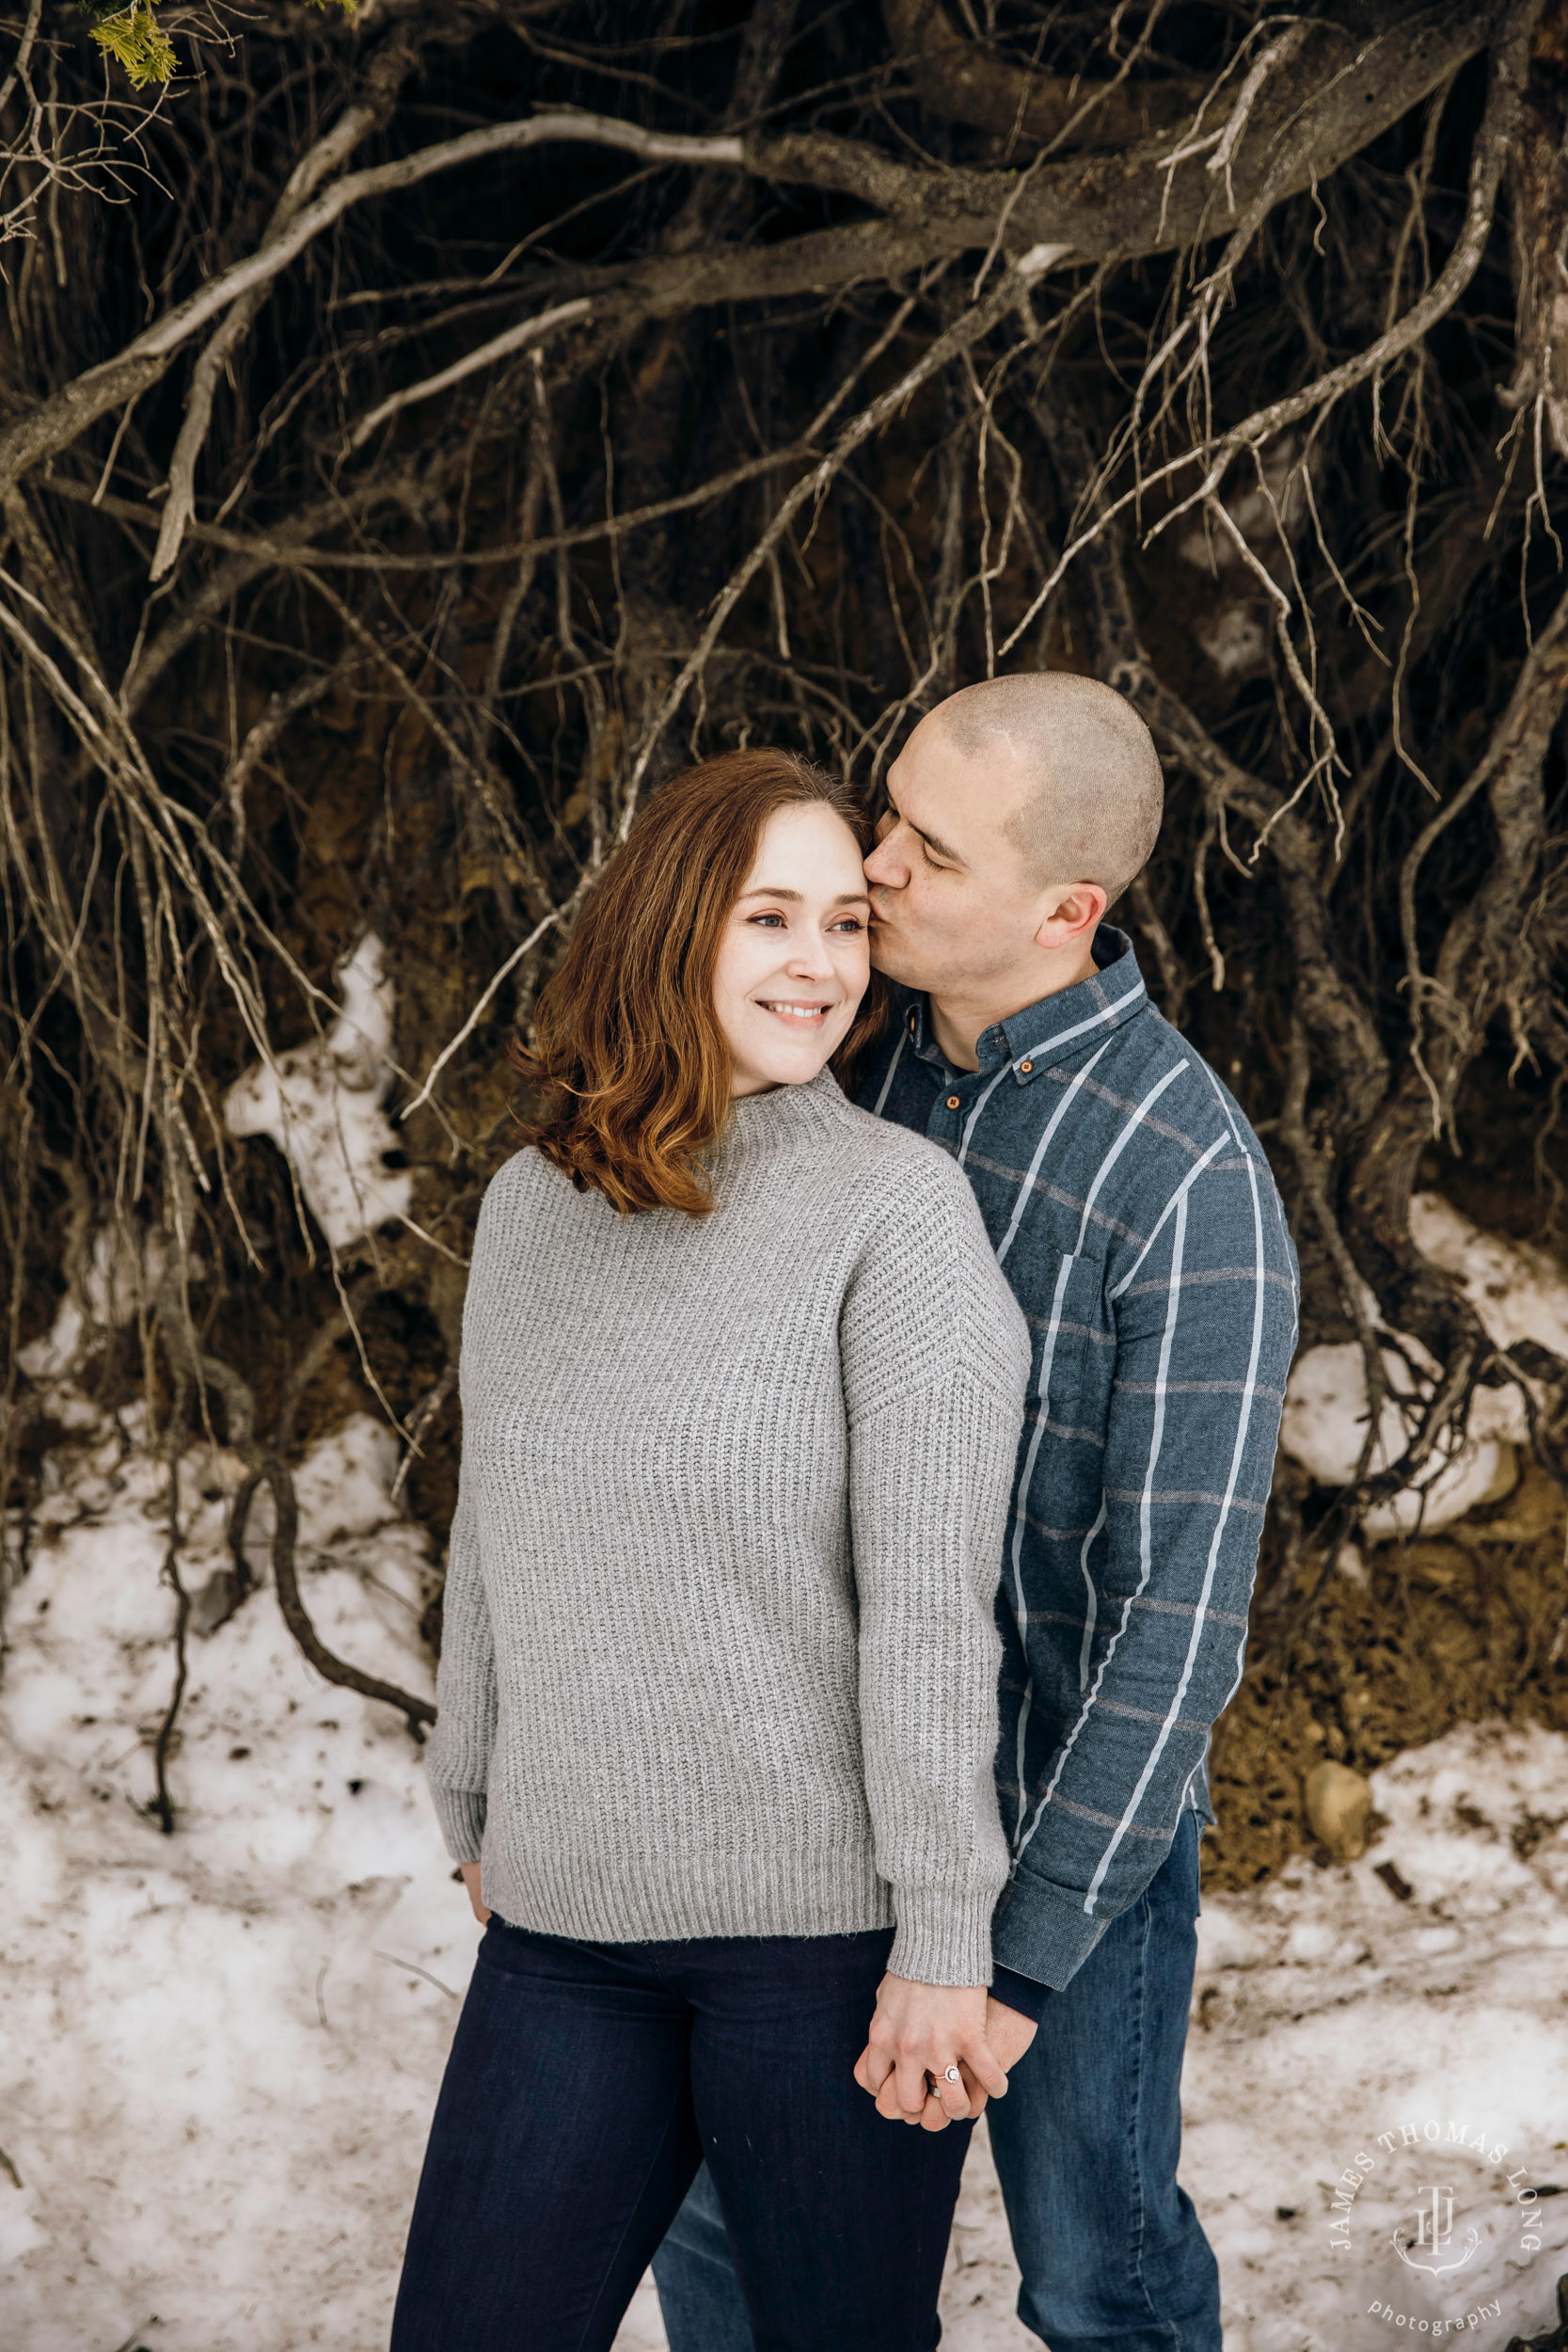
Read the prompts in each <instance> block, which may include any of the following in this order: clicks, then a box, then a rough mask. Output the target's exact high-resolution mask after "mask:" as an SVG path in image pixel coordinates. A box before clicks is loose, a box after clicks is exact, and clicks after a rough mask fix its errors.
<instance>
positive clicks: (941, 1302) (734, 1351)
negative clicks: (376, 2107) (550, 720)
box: [393, 751, 1028, 2352]
mask: <svg viewBox="0 0 1568 2352" xmlns="http://www.w3.org/2000/svg"><path fill="white" fill-rule="evenodd" d="M865 840H866V834H865V833H864V830H863V822H862V818H861V817H860V814H859V811H858V809H857V807H856V804H855V803H854V802H853V801H852V799H851V798H850V797H849V795H848V794H847V792H846V791H845V790H844V789H843V788H841V787H839V786H838V785H836V784H834V783H833V782H832V781H831V780H830V779H829V778H828V777H826V776H824V775H821V774H819V773H818V772H817V771H815V770H813V769H811V768H809V767H808V766H806V765H805V764H803V763H802V762H801V761H800V760H797V759H794V758H791V757H789V756H788V755H785V754H784V753H780V752H771V751H750V752H734V753H730V754H727V755H724V756H723V757H721V758H719V759H713V760H709V761H707V762H706V763H705V764H704V765H703V766H701V767H698V768H695V769H692V770H691V771H689V773H687V774H686V775H684V776H681V777H679V778H677V779H675V780H674V781H673V782H672V783H670V784H668V785H666V786H665V787H664V788H663V789H662V791H660V792H659V793H658V795H657V797H656V799H655V800H654V801H653V803H651V805H650V806H649V808H648V809H647V811H646V812H645V813H644V815H643V816H642V817H641V818H640V820H639V821H638V823H637V825H636V826H635V827H634V828H633V830H632V833H631V834H630V837H629V839H628V841H627V843H626V847H625V848H624V849H623V850H621V851H620V852H619V854H618V855H617V857H616V858H615V859H614V861H613V862H612V864H611V866H610V868H609V870H608V872H607V874H606V876H605V878H604V879H603V880H602V881H601V882H600V883H599V884H598V886H597V888H596V890H595V892H594V896H593V897H592V898H591V899H590V900H589V902H588V903H587V904H586V906H585V907H584V909H583V912H582V914H581V916H580V918H579V920H578V928H577V930H576V933H575V935H574V938H573V941H572V944H571V946H570V948H569V950H568V952H567V954H566V956H565V958H564V960H563V961H562V966H561V969H560V971H559V972H558V973H557V975H556V976H555V977H554V978H553V979H552V980H551V981H550V983H549V985H548V986H547V987H546V990H545V991H544V993H543V994H542V995H541V998H540V1002H539V1009H538V1038H539V1044H538V1052H537V1056H536V1057H533V1058H532V1059H531V1060H530V1061H529V1062H528V1064H527V1066H528V1067H529V1069H530V1071H531V1074H532V1076H533V1077H534V1079H535V1081H536V1083H537V1085H538V1087H539V1089H540V1090H541V1094H542V1099H543V1109H542V1112H541V1115H540V1117H539V1120H538V1122H537V1124H536V1125H535V1126H534V1127H533V1128H532V1129H531V1131H529V1139H528V1146H527V1148H526V1149H524V1150H523V1151H521V1152H518V1153H517V1154H516V1156H515V1158H513V1159H512V1160H510V1161H509V1162H508V1163H507V1165H506V1166H505V1167H504V1168H502V1169H501V1171H500V1173H499V1175H498V1176H497V1177H496V1179H495V1181H494V1183H493V1184H491V1186H490V1188H489V1190H488V1192H487V1193H486V1195H485V1199H484V1205H483V1211H482V1213H481V1216H480V1221H479V1231H478V1234H477V1236H476V1239H475V1244H474V1257H473V1269H472V1273H471V1276H470V1279H469V1284H468V1295H467V1309H466V1311H465V1317H464V1331H463V1360H462V1393H463V1414H464V1446H463V1468H462V1480H461V1488H460V1493H459V1500H458V1509H457V1516H456V1518H455V1520H454V1523H453V1527H452V1535H451V1565H450V1567H449V1571H448V1579H447V1591H446V1603H445V1629H444V1635H443V1643H442V1654H441V1668H440V1680H439V1690H438V1696H439V1721H438V1723H437V1724H436V1731H435V1734H434V1736H433V1738H432V1740H431V1742H430V1747H429V1751H428V1776H429V1780H430V1785H431V1789H432V1793H433V1796H434V1798H435V1801H436V1808H437V1811H438V1813H439V1816H440V1820H441V1826H442V1829H443V1832H444V1834H445V1836H446V1839H447V1842H448V1845H449V1847H450V1848H451V1853H452V1856H453V1859H454V1860H455V1861H456V1862H458V1863H459V1864H460V1865H461V1866H462V1869H463V1874H464V1876H465V1878H466V1879H467V1882H468V1886H469V1892H470V1895H471V1897H472V1899H473V1901H474V1907H475V1910H476V1912H477V1913H478V1915H479V1916H480V1917H481V1918H482V1919H486V1918H487V1919H488V1921H489V1925H488V1928H487V1930H486V1932H485V1935H484V1939H483V1943H482V1945H481V1947H480V1951H479V1957H478V1962H477V1965H476V1967H475V1972H474V1978H473V1982H472V1985H471V1987H470V1990H469V1993H468V1996H467V2003H466V2005H465V2008H464V2011H463V2016H462V2020H461V2022H460V2024H459V2026H458V2030H457V2038H456V2042H455V2043H454V2046H453V2049H452V2055H451V2062H450V2065H449V2067H448V2071H447V2076H446V2081H445V2084H444V2086H443V2088H442V2091H441V2097H440V2102H439V2105H438V2107H437V2109H436V2120H435V2123H434V2126H433V2129H432V2133H431V2140H430V2147H429V2150H428V2153H427V2155H426V2159H425V2168H424V2174H423V2178H422V2180H421V2183H420V2194H419V2201H418V2204H417V2206H416V2210H415V2215H414V2220H413V2226H412V2230H411V2233H410V2238H409V2246H408V2253H407V2258H406V2262H405V2266H404V2279H403V2285H402V2290H401V2292H400V2296H399V2300H398V2310H397V2318H396V2321H395V2323H394V2328H393V2347H394V2352H503V2348H504V2352H595V2348H596V2347H608V2346H609V2345H610V2344H611V2343H612V2341H613V2338H614V2336H615V2332H616V2328H617V2326H618V2324H619V2321H620V2319H621V2316H622V2314H623V2312H625V2310H626V2304H627V2303H628V2301H629V2300H630V2297H631V2296H632V2294H633V2292H634V2290H635V2288H636V2285H637V2282H638V2280H639V2278H640V2277H641V2273H642V2270H643V2268H644V2266H645V2265H646V2264H647V2262H648V2260H649V2258H650V2256H651V2255H652V2254H653V2252H654V2250H655V2249H656V2248H657V2245H658V2243H659V2240H660V2238H661V2237H662V2235H663V2233H664V2231H665V2229H666V2227H667V2226H668V2224H669V2222H670V2220H671V2219H672V2217H673V2215H674V2213H675V2210H676V2208H677V2207H678V2205H679V2204H680V2202H681V2200H682V2198H683V2197H684V2196H685V2194H686V2191H687V2189H688V2187H689V2185H690V2183H691V2180H692V2178H693V2176H694V2175H695V2173H696V2170H697V2168H698V2166H699V2165H700V2163H701V2162H702V2159H703V2156H704V2154H705V2155H706V2157H707V2160H708V2164H709V2167H710V2169H711V2172H712V2175H713V2179H714V2181H715V2183H716V2185H717V2187H718V2192H719V2196H720V2198H721V2202H722V2205H723V2209H724V2214H725V2218H726V2221H727V2224H728V2227H729V2231H730V2233H731V2237H732V2240H733V2243H734V2248H735V2253H736V2268H737V2272H738V2275H739V2277H740V2280H741V2283H742V2286H743V2288H744V2290H745V2293H746V2296H747V2299H748V2303H749V2305H750V2308H751V2311H752V2323H753V2332H754V2336H755V2340H756V2344H757V2346H758V2348H759V2352H843V2348H844V2347H846V2346H849V2345H853V2346H855V2347H856V2352H926V2348H927V2347H928V2346H929V2345H931V2344H935V2343H936V2341H937V2337H938V2334H939V2332H940V2331H939V2329H938V2326H937V2319H936V2298H937V2288H938V2284H939V2281H940V2278H941V2273H942V2258H943V2254H944V2251H945V2248H946V2242H947V2236H948V2232H949V2227H950V2224H951V2219H952V2212H953V2205H954V2202H955V2200H956V2198H957V2195H958V2174H959V2171H960V2169H961V2167H962V2162H963V2155H964V2145H965V2142H966V2140H967V2137H968V2126H967V2124H966V2123H962V2122H959V2123H958V2124H957V2127H956V2128H954V2129H952V2130H947V2131H942V2130H940V2129H931V2130H927V2131H907V2130H901V2129H899V2128H897V2126H896V2125H894V2124H890V2123H889V2122H886V2121H885V2120H884V2119H883V2118H882V2117H881V2116H879V2114H878V2113H877V2111H876V2109H875V2107H874V2106H873V2105H872V2103H871V2101H870V2100H869V2099H868V2098H867V2097H866V2096H865V2094H864V2092H863V2090H860V2089H858V2088H857V2087H856V2083H855V2080H854V2079H853V2074H852V2069H853V2068H854V2066H855V2064H856V2062H857V2056H858V2054H861V2053H863V2050H864V2048H865V2046H866V2043H867V2032H868V2027H870V2028H871V2031H872V2039H873V2040H874V2041H879V2046H885V2047H887V2048H889V2049H893V2048H894V2047H895V2045H896V2055H897V2058H898V2067H899V2090H898V2095H899V2099H900V2103H901V2105H902V2106H904V2108H905V2109H906V2110H909V2111H911V2112H912V2113H914V2114H915V2115H916V2116H919V2115H920V2114H921V2112H922V2109H923V2106H925V2105H926V2104H927V2102H928V2105H929V2111H928V2112H927V2114H926V2116H925V2120H926V2121H927V2123H928V2124H931V2125H936V2126H940V2125H941V2124H942V2122H944V2121H945V2120H946V2119H947V2118H954V2119H959V2118H963V2117H966V2116H967V2114H968V2112H969V2098H968V2092H967V2090H966V2088H965V2082H964V2076H963V2070H964V2069H965V2068H967V2069H968V2070H969V2072H970V2074H971V2075H972V2076H973V2078H974V2081H975V2082H976V2083H977V2084H978V2085H980V2086H981V2087H983V2088H984V2089H985V2090H989V2091H993V2092H994V2091H1000V2090H1004V2089H1005V2088H1006V2078H1005V2076H1004V2075H1003V2074H1001V2071H1000V2069H999V2068H998V2067H997V2066H996V2063H995V2060H994V2059H993V2058H991V2056H990V2051H989V2049H988V2048H987V2046H986V2043H985V2039H984V2032H983V2023H984V2014H985V1997H986V1995H985V1987H986V1985H987V1983H988V1980H989V1978H990V1919H991V1911H992V1907H993V1905H994V1902H995V1899H996V1897H997V1894H998V1892H999V1891H1000V1889H1001V1886H1002V1883H1003V1881H1004V1879H1005V1877H1006V1850H1005V1846H1004V1841H1003V1838H1002V1835H1001V1831H1000V1827H999V1824H998V1820H997V1813H996V1801H995V1792H994V1786H993V1781H992V1749H993V1744H994V1740H995V1712H996V1710H995V1679H996V1670H997V1656H998V1645H997V1642H996V1637H995V1633H994V1630H993V1627H992V1620H991V1604H992V1599H993V1597H994V1592H995V1587H996V1583H997V1578H998V1570H999V1566H1000V1561H1001V1552H1002V1536H1003V1527H1004V1520H1005V1517H1006V1494H1007V1484H1008V1477H1009V1473H1010V1470H1011V1465H1012V1461H1013V1456H1014V1453H1015V1450H1016V1446H1017V1440H1018V1432H1019V1428H1020V1424H1021V1420H1022V1401H1023V1390H1024V1383H1025V1379H1026V1377H1027V1371H1028V1346H1027V1341H1026V1338H1025V1332H1024V1325H1023V1320H1022V1315H1021V1314H1020V1312H1019V1310H1018V1307H1017V1305H1016V1304H1015V1302H1014V1300H1013V1297H1012V1294H1011V1293H1010V1291H1009V1290H1008V1289H1007V1286H1006V1283H1005V1282H1004V1281H1003V1279H1002V1277H1001V1275H1000V1274H999V1272H998V1270H997V1267H996V1263H995V1260H994V1258H993V1256H992V1254H991V1250H990V1245H989V1243H988V1241H987V1238H986V1234H985V1230H984V1227H983V1225H982V1223H981V1220H980V1216H979V1212H978V1210H977V1209H976V1207H975V1205H974V1199H973V1196H972V1194H971V1192H970V1189H969V1186H968V1184H967V1183H966V1182H965V1180H964V1178H963V1176H962V1175H961V1173H960V1172H959V1171H958V1169H957V1168H955V1167H954V1166H953V1164H952V1162H951V1160H949V1159H948V1158H947V1157H946V1156H945V1155H944V1154H943V1153H942V1152H940V1151H938V1150H937V1149H936V1148H935V1147H934V1146H933V1145H931V1144H929V1143H927V1141H926V1140H925V1139H924V1138H922V1137H918V1136H911V1135H910V1134H908V1133H906V1132H905V1131H903V1130H901V1129H894V1128H891V1127H888V1126H884V1125H883V1124H882V1123H881V1122H880V1121H879V1120H874V1119H870V1118H868V1117H867V1116H866V1115H865V1114H864V1113H863V1112H862V1111H859V1110H856V1109H855V1108H853V1107H852V1106H851V1105H850V1104H848V1103H847V1102H846V1101H845V1098H844V1096H843V1094H842V1093H841V1092H840V1090H839V1087H838V1084H837V1082H836V1080H835V1079H834V1077H833V1076H832V1073H831V1071H830V1070H829V1068H828V1066H827V1065H828V1063H829V1061H830V1058H831V1057H832V1056H833V1055H834V1054H835V1053H838V1052H840V1050H841V1049H843V1050H845V1051H847V1052H852V1051H853V1050H854V1049H855V1047H856V1045H857V1043H858V1041H859V1038H860V1035H861V1034H862V1033H863V1032H864V1031H865V1030H866V1029H867V1028H868V1026H869V1025H870V1022H871V1016H870V1015H869V1014H868V1015H867V1016H865V1018H864V1019H863V1020H861V1021H859V1022H858V1021H857V1015H858V1014H859V1013H860V1010H861V1007H862V1004H863V999H864V998H865V995H866V992H867V987H868V983H869V979H870V968H869V958H868V952H867V942H866V925H867V921H868V919H869V906H868V903H867V899H866V896H865V883H864V879H863V873H862V869H861V855H862V850H863V845H864V842H865ZM482 1882H483V1901H482V1899H481V1894H480V1888H481V1883H482ZM485 1905H488V1906H489V1909H488V1910H486V1909H485V1907H484V1906H485ZM874 2011H876V2014H877V2018H878V2019H879V2023H877V2024H874V2022H873V2018H874ZM928 2084H929V2086H930V2088H929V2090H927V2085H928Z"/></svg>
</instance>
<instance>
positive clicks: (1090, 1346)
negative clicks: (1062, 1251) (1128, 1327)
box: [1035, 1252, 1116, 1444]
mask: <svg viewBox="0 0 1568 2352" xmlns="http://www.w3.org/2000/svg"><path fill="white" fill-rule="evenodd" d="M1115 1370H1116V1333H1115V1326H1114V1323H1113V1320H1112V1316H1111V1310H1110V1304H1109V1302H1108V1300H1107V1299H1106V1296H1105V1267H1104V1264H1103V1263H1102V1261H1101V1259H1099V1258H1097V1257H1084V1256H1080V1255H1079V1254H1077V1253H1076V1252H1075V1253H1074V1254H1073V1255H1072V1256H1070V1257H1066V1258H1063V1259H1062V1260H1061V1261H1060V1263H1058V1265H1057V1268H1056V1274H1055V1279H1054V1280H1053V1284H1052V1289H1051V1300H1050V1305H1049V1308H1048V1310H1047V1312H1046V1316H1045V1322H1044V1327H1043V1328H1042V1329H1040V1330H1039V1331H1037V1335H1036V1341H1035V1394H1036V1395H1037V1397H1039V1398H1040V1399H1042V1400H1043V1402H1044V1404H1045V1419H1046V1422H1047V1424H1048V1426H1049V1427H1051V1428H1052V1429H1053V1430H1054V1431H1056V1432H1057V1433H1059V1434H1066V1433H1068V1432H1081V1433H1082V1434H1084V1435H1085V1436H1086V1437H1091V1438H1094V1439H1095V1440H1096V1442H1097V1443H1100V1444H1103V1442H1104V1438H1105V1424H1106V1422H1107V1419H1108V1417H1109V1414H1110V1405H1111V1382H1112V1377H1113V1375H1114V1373H1115Z"/></svg>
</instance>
